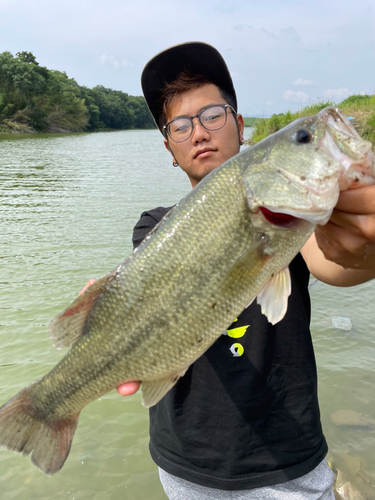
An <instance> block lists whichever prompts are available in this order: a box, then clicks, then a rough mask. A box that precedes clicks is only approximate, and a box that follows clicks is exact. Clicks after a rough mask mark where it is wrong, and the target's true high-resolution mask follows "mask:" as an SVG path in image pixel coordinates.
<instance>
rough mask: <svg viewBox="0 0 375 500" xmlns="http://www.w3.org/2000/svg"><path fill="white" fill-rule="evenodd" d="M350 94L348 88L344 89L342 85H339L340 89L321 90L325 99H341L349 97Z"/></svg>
mask: <svg viewBox="0 0 375 500" xmlns="http://www.w3.org/2000/svg"><path fill="white" fill-rule="evenodd" d="M350 94H351V92H350V90H349V89H345V88H344V87H341V88H340V89H329V90H323V92H322V95H323V97H325V98H326V99H334V100H336V101H342V100H343V99H346V98H347V97H349V96H350Z"/></svg>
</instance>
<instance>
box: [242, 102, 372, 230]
mask: <svg viewBox="0 0 375 500" xmlns="http://www.w3.org/2000/svg"><path fill="white" fill-rule="evenodd" d="M247 152H248V154H249V156H250V155H251V156H252V161H250V162H249V163H248V167H247V168H245V172H244V184H245V189H246V195H247V201H248V205H249V208H250V211H251V212H252V213H253V214H254V222H255V225H258V226H259V224H260V225H261V224H262V223H264V224H266V223H272V224H273V225H279V226H282V227H286V228H291V229H293V228H294V227H295V225H296V219H298V220H304V221H307V222H308V223H310V224H313V225H316V224H325V223H326V222H327V221H328V220H329V218H330V216H331V214H332V211H333V208H334V207H335V205H336V203H337V200H338V197H339V193H340V189H346V188H347V187H348V183H350V182H349V181H348V179H349V177H350V176H351V175H352V173H353V172H354V171H355V172H358V170H361V171H363V172H364V171H369V170H371V168H373V161H374V158H373V153H372V151H371V144H370V143H369V142H367V141H364V140H362V139H361V137H360V136H359V135H358V133H357V132H356V130H355V129H354V128H353V127H352V125H351V124H350V123H349V122H348V120H347V119H346V118H345V117H344V116H343V114H342V113H341V112H340V111H339V110H338V109H337V108H334V107H329V108H325V109H324V110H322V111H321V112H319V113H318V114H317V115H315V116H311V117H307V118H300V119H298V120H296V121H294V122H293V123H291V124H290V125H288V126H287V127H285V128H283V129H281V130H280V131H278V132H276V133H275V134H272V135H271V136H269V137H267V138H266V139H264V140H263V141H261V142H259V143H258V144H257V145H256V146H254V147H253V148H249V149H248V150H245V151H244V154H246V153H247ZM371 175H372V178H374V176H373V174H371ZM264 219H266V222H265V220H264Z"/></svg>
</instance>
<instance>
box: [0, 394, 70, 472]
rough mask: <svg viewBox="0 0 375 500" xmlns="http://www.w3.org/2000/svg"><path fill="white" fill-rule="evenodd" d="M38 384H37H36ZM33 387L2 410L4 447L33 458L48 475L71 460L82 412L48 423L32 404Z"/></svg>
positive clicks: (0, 427)
mask: <svg viewBox="0 0 375 500" xmlns="http://www.w3.org/2000/svg"><path fill="white" fill-rule="evenodd" d="M33 385H34V384H33ZM33 385H31V386H29V387H26V388H25V389H23V390H22V391H21V392H19V393H18V394H17V395H16V396H14V397H13V398H12V399H10V400H9V401H8V402H7V403H5V405H3V406H2V407H1V408H0V446H5V447H6V448H8V450H11V451H16V452H18V453H22V454H23V456H24V457H26V456H28V455H30V453H32V455H31V461H32V462H33V463H34V464H35V465H36V466H37V467H39V469H40V470H41V471H43V472H44V473H45V474H48V475H53V474H55V473H56V472H58V471H59V470H60V469H61V467H62V466H63V465H64V463H65V460H66V459H67V457H68V455H69V451H70V447H71V444H72V440H73V436H74V432H75V430H76V427H77V423H78V417H79V413H78V414H77V415H73V416H71V417H69V418H66V419H64V420H45V419H43V416H42V414H41V412H40V411H38V409H37V408H36V407H35V405H34V404H33V401H32V396H31V392H32V388H33Z"/></svg>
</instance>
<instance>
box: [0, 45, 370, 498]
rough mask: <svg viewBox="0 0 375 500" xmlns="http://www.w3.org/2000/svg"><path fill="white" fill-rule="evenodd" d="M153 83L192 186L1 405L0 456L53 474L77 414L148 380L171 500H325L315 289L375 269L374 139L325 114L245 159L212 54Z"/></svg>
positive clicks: (151, 78) (159, 73) (328, 485)
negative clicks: (51, 358)
mask: <svg viewBox="0 0 375 500" xmlns="http://www.w3.org/2000/svg"><path fill="white" fill-rule="evenodd" d="M142 85H143V91H144V94H145V98H146V101H147V103H148V105H149V107H150V110H151V112H152V114H153V116H154V118H155V121H156V123H157V125H158V127H159V129H160V130H161V131H162V132H163V134H164V139H165V141H164V143H165V146H166V148H167V149H168V150H169V151H170V152H171V154H172V157H173V164H174V165H175V166H177V165H180V167H181V168H182V169H183V170H184V171H185V172H186V174H187V175H188V177H189V179H190V181H191V184H192V186H193V187H194V189H193V190H192V191H191V192H190V193H189V194H188V195H187V196H186V197H185V198H184V199H183V200H182V201H181V202H180V203H179V204H178V205H177V206H176V207H174V208H173V209H172V210H170V211H169V209H168V208H161V207H159V208H156V209H154V210H150V211H148V212H145V213H144V214H142V216H141V219H140V221H139V222H138V223H137V225H136V226H135V229H134V234H133V242H134V246H135V247H138V246H139V248H137V251H135V252H134V253H133V254H132V255H130V256H129V257H128V259H126V260H125V261H124V262H123V263H122V264H120V265H119V266H117V267H116V268H115V269H114V270H112V271H111V272H110V273H108V274H107V275H105V276H103V277H102V278H100V279H99V280H97V281H96V282H95V283H94V285H93V286H91V287H90V288H89V290H87V292H86V293H85V294H84V295H82V296H81V297H79V298H78V299H76V300H75V301H74V303H73V304H71V305H70V306H69V307H68V308H67V309H66V310H65V311H63V312H62V313H61V314H59V315H58V316H57V317H56V318H55V319H54V320H53V321H52V323H51V325H50V335H51V338H52V340H53V345H54V346H56V347H67V346H70V345H71V346H72V347H71V349H70V350H69V352H68V353H67V354H66V355H65V356H64V357H63V359H62V360H61V361H60V362H59V363H58V364H57V365H56V366H55V367H54V368H53V369H52V370H50V371H49V373H47V374H46V375H45V376H44V377H43V378H41V379H40V380H38V381H36V382H35V383H33V384H31V385H29V386H27V387H25V388H24V389H22V390H21V391H20V392H19V393H18V394H16V395H15V396H14V397H13V398H12V399H10V400H9V401H8V402H7V403H5V404H4V405H3V406H2V407H1V408H0V446H5V447H7V448H8V449H10V450H13V451H17V452H19V453H23V454H24V455H29V454H31V459H32V461H33V463H34V464H35V465H36V466H37V467H39V468H40V469H41V470H42V471H43V472H44V473H46V474H51V475H52V474H55V473H57V472H58V471H59V470H60V469H61V468H62V466H63V465H64V462H65V460H66V459H67V456H68V454H69V450H70V446H71V442H72V439H73V436H74V432H75V429H76V427H77V423H78V418H79V415H80V412H81V410H82V409H83V408H84V407H85V406H86V405H87V404H89V403H90V402H91V401H93V400H94V399H96V398H98V397H100V396H102V395H103V394H106V393H107V392H109V391H110V390H112V389H113V388H114V387H118V391H119V393H120V394H123V395H126V394H130V393H134V392H135V391H136V390H137V389H138V388H139V385H140V384H139V382H137V381H142V398H143V403H144V405H145V406H146V407H149V408H150V452H151V455H152V457H153V459H154V461H155V462H156V463H157V465H158V466H159V470H160V477H161V480H162V483H163V486H164V489H165V491H166V493H167V496H168V497H169V498H170V499H176V500H177V499H185V498H186V499H189V500H194V499H196V500H198V499H199V500H202V499H205V498H215V499H237V500H240V499H256V498H258V499H259V498H262V499H267V498H272V499H274V498H278V499H288V500H289V499H291V498H294V499H310V500H313V499H322V500H329V499H332V498H333V496H332V495H333V494H332V479H333V475H332V472H331V471H330V469H329V467H328V466H327V463H326V462H325V455H326V453H327V444H326V441H325V439H324V436H323V432H322V427H321V423H320V412H319V405H318V397H317V376H316V366H315V359H314V352H313V346H312V341H311V335H310V330H309V322H310V301H309V295H308V290H307V288H308V282H309V275H310V272H312V273H313V274H314V275H315V276H316V277H318V278H319V279H321V280H323V281H326V282H327V283H330V284H332V285H339V286H350V285H354V284H358V283H362V282H364V281H366V280H369V279H371V278H373V277H374V275H375V252H374V247H375V246H374V241H375V227H374V219H375V206H374V200H375V196H374V194H375V193H374V189H375V188H374V184H375V174H374V169H373V154H372V152H371V144H370V143H368V142H366V141H364V140H362V139H361V138H360V137H359V136H358V134H357V133H356V132H355V130H354V129H353V128H352V127H351V126H350V125H349V124H348V123H347V120H346V119H345V118H344V117H343V116H342V114H341V113H340V112H339V111H338V110H337V109H335V108H326V109H325V110H322V111H321V112H319V113H318V114H317V115H315V116H313V117H309V118H304V119H301V120H297V121H296V122H294V123H293V124H291V125H290V126H289V127H286V128H284V129H283V130H281V131H279V132H278V133H276V134H273V135H272V136H270V137H268V138H267V139H265V141H262V142H261V143H259V144H258V145H256V146H254V147H253V148H247V149H246V150H245V151H243V152H242V153H241V154H239V155H236V153H238V151H239V148H240V144H241V143H242V141H243V136H242V134H243V128H244V123H243V119H242V117H241V115H240V114H238V113H237V100H236V94H235V91H234V88H233V83H232V80H231V77H230V74H229V71H228V69H227V67H226V64H225V62H224V60H223V58H222V57H221V55H220V54H219V53H218V52H217V50H216V49H214V48H213V47H211V46H209V45H207V44H202V43H197V42H193V43H188V44H183V45H179V46H176V47H172V48H171V49H168V50H166V51H164V52H162V53H161V54H158V55H157V56H156V57H155V58H153V59H152V60H151V61H150V62H149V63H148V64H147V65H146V67H145V69H144V72H143V75H142ZM223 162H224V163H223ZM208 174H209V175H208ZM365 181H368V182H369V183H371V182H372V184H373V185H368V186H365V187H361V188H359V187H358V189H351V190H349V191H348V192H347V193H343V194H342V195H341V197H340V200H339V203H338V208H337V209H336V210H335V211H334V213H333V215H332V217H331V214H332V210H333V207H334V204H335V203H336V200H337V199H338V196H339V186H341V188H342V189H347V188H348V187H352V185H357V186H360V185H362V186H363V185H364V183H365ZM359 202H360V203H359ZM357 203H358V206H361V209H360V213H359V214H358V211H359V210H358V209H357V208H356V206H357V205H356V204H357ZM168 212H169V213H168ZM167 213H168V216H166V215H167ZM164 216H166V217H165V218H164V222H163V224H161V225H160V226H159V228H158V230H156V231H152V230H153V229H154V227H155V226H156V224H157V223H158V222H159V221H160V220H161V219H162V218H163V217H164ZM329 217H331V219H330V222H328V224H327V225H326V226H324V227H322V228H319V229H318V230H317V231H316V236H313V237H311V238H310V239H308V238H309V236H310V235H311V234H312V232H313V230H314V228H315V227H316V224H325V223H326V222H327V221H328V219H329ZM151 231H152V234H151V235H150V237H147V238H146V236H147V235H148V234H149V233H150V232H151ZM143 240H145V241H144V243H142V245H140V244H141V242H142V241H143ZM306 242H307V243H306ZM318 245H319V246H318ZM301 248H302V250H301V253H297V252H298V250H299V249H301ZM320 248H321V249H322V250H320ZM326 257H327V258H328V259H329V260H327V259H326ZM342 266H343V267H342ZM254 296H256V297H257V301H256V302H255V301H253V302H252V303H251V304H250V305H249V300H251V299H252V298H253V297H254ZM230 321H233V323H232V324H231V325H230V326H229V327H228V324H229V323H230ZM121 382H127V383H124V384H122V385H120V384H121Z"/></svg>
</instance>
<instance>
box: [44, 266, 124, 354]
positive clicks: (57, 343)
mask: <svg viewBox="0 0 375 500" xmlns="http://www.w3.org/2000/svg"><path fill="white" fill-rule="evenodd" d="M115 278H116V269H115V270H114V271H112V272H111V273H109V274H106V275H105V276H103V277H102V278H99V279H98V280H96V281H95V283H93V284H92V285H91V286H89V288H88V289H87V290H86V291H85V293H83V294H82V295H80V296H79V297H78V298H77V299H76V300H75V301H74V302H73V303H72V304H71V305H70V306H69V307H68V308H67V309H65V311H64V312H62V313H61V314H59V315H58V316H56V318H55V319H54V320H52V321H51V323H50V326H49V334H50V337H51V339H52V345H53V346H54V347H56V348H57V349H61V348H62V347H68V346H70V345H72V344H73V343H74V342H75V341H76V340H78V339H79V338H81V337H82V336H83V334H84V332H85V325H86V321H87V318H88V316H89V314H90V311H91V309H92V308H93V307H94V305H95V304H96V302H97V300H98V299H99V297H100V296H101V294H102V292H103V290H104V288H105V287H106V286H107V285H109V284H110V283H111V282H112V281H113V280H114V279H115Z"/></svg>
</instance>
